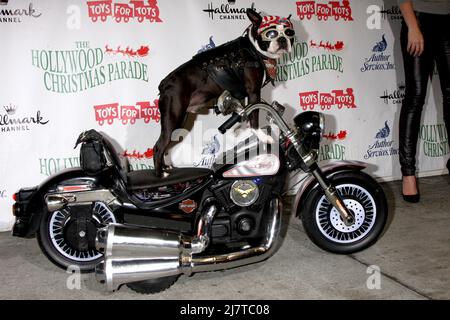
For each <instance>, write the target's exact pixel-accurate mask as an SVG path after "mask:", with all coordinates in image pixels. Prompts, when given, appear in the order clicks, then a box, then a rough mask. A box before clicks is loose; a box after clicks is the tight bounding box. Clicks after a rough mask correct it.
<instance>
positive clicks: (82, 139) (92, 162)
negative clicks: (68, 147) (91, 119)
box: [75, 130, 108, 175]
mask: <svg viewBox="0 0 450 320" xmlns="http://www.w3.org/2000/svg"><path fill="white" fill-rule="evenodd" d="M80 143H81V149H80V165H81V168H82V169H83V171H84V172H86V173H87V174H88V175H96V174H99V173H100V172H102V171H104V170H106V169H107V168H108V161H107V159H106V155H105V142H104V138H103V136H102V135H101V134H100V133H98V132H97V131H95V130H89V131H85V132H83V133H82V134H81V135H80V136H79V137H78V140H77V143H76V145H75V148H76V147H77V146H78V144H80Z"/></svg>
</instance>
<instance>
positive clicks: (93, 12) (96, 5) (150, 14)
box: [87, 0, 163, 23]
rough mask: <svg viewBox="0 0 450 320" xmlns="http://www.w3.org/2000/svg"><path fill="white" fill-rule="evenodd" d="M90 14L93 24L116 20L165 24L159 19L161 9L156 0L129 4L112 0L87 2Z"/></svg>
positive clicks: (139, 0)
mask: <svg viewBox="0 0 450 320" xmlns="http://www.w3.org/2000/svg"><path fill="white" fill-rule="evenodd" d="M87 5H88V14H89V18H91V20H92V22H97V21H99V20H100V21H102V22H105V21H106V20H108V18H110V17H111V18H114V20H115V21H116V22H118V23H120V22H124V23H128V22H129V21H130V20H135V19H136V20H137V21H138V22H140V23H141V22H144V21H148V22H150V23H153V22H163V21H162V20H161V18H160V17H159V7H158V4H157V1H156V0H148V1H145V2H144V1H143V0H130V1H129V2H128V3H125V2H117V3H113V2H112V0H96V1H87Z"/></svg>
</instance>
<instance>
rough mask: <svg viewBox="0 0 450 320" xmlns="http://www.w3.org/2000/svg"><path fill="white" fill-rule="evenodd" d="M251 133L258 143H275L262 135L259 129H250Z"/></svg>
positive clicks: (266, 135)
mask: <svg viewBox="0 0 450 320" xmlns="http://www.w3.org/2000/svg"><path fill="white" fill-rule="evenodd" d="M252 132H253V133H254V134H255V135H256V136H257V137H258V139H259V141H261V142H263V143H267V144H274V143H275V140H274V139H273V138H272V137H271V136H269V135H268V134H266V133H264V132H263V131H262V130H261V129H252Z"/></svg>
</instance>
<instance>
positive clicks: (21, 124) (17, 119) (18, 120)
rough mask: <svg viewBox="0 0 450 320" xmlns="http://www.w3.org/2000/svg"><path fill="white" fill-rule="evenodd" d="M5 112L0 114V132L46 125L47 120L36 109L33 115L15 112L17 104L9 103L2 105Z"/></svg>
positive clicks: (24, 129) (27, 129)
mask: <svg viewBox="0 0 450 320" xmlns="http://www.w3.org/2000/svg"><path fill="white" fill-rule="evenodd" d="M3 109H4V110H5V113H4V114H3V115H2V114H0V132H1V133H4V132H17V131H30V130H31V128H32V127H33V126H39V125H41V126H43V125H46V124H47V123H48V122H49V120H46V119H45V118H44V117H43V116H42V115H41V111H40V110H37V111H36V113H35V114H33V115H23V114H21V112H17V109H18V106H16V105H13V104H12V103H10V104H9V105H6V106H3Z"/></svg>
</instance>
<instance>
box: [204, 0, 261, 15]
mask: <svg viewBox="0 0 450 320" xmlns="http://www.w3.org/2000/svg"><path fill="white" fill-rule="evenodd" d="M235 4H236V1H233V0H228V3H222V4H221V5H220V6H218V7H215V6H214V4H213V3H212V2H210V3H209V4H208V8H207V9H203V12H206V13H208V17H210V18H211V19H212V20H214V18H218V19H219V20H247V14H246V12H247V9H248V8H247V7H236V6H235ZM250 9H251V10H254V11H256V8H255V3H252V6H251V7H250Z"/></svg>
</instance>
